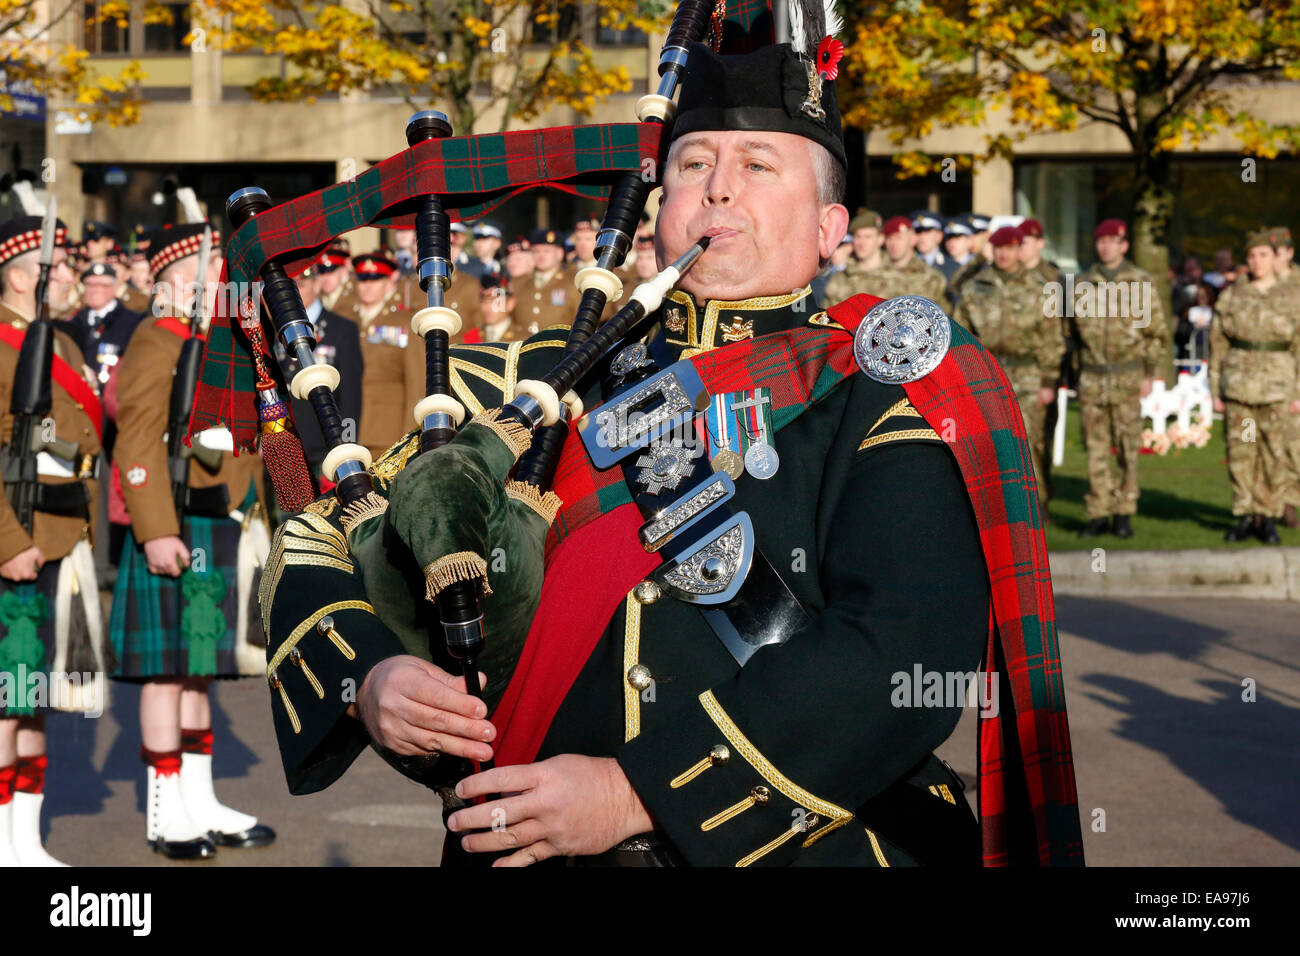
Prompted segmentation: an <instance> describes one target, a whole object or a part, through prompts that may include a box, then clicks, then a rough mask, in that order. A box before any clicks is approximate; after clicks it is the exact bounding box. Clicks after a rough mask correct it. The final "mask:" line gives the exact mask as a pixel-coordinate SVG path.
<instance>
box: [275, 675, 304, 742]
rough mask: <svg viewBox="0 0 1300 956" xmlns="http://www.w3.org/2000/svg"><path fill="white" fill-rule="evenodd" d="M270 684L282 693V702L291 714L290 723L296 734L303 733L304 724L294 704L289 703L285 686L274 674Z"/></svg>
mask: <svg viewBox="0 0 1300 956" xmlns="http://www.w3.org/2000/svg"><path fill="white" fill-rule="evenodd" d="M270 684H271V686H272V687H273V688H275V689H276V690H278V691H279V692H280V700H281V701H282V702H283V703H284V709H285V710H286V711H288V712H289V723H290V725H291V726H292V727H293V732H294V733H295V734H300V733H302V723H301V722H300V721H299V720H298V712H297V711H296V710H294V709H293V704H291V703H289V692H288V691H286V690H285V689H284V684H283V683H281V681H280V678H279V677H277V676H276V675H275V674H274V673H272V674H271V677H270Z"/></svg>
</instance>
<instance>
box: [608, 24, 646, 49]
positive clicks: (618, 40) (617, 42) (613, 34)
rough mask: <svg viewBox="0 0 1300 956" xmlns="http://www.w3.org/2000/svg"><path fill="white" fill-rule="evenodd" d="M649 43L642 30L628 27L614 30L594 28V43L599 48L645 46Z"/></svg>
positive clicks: (611, 28)
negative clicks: (598, 45)
mask: <svg viewBox="0 0 1300 956" xmlns="http://www.w3.org/2000/svg"><path fill="white" fill-rule="evenodd" d="M649 41H650V38H649V37H648V36H646V33H645V31H644V30H638V29H637V28H636V27H628V28H627V29H625V30H615V29H614V28H613V27H601V26H598V27H596V42H597V43H598V44H600V45H601V46H645V45H646V44H647V43H648V42H649Z"/></svg>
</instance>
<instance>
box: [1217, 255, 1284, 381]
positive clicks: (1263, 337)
mask: <svg viewBox="0 0 1300 956" xmlns="http://www.w3.org/2000/svg"><path fill="white" fill-rule="evenodd" d="M1296 290H1297V285H1296V283H1295V282H1294V281H1293V280H1291V279H1280V280H1278V281H1277V282H1276V283H1274V284H1273V286H1272V288H1270V289H1269V290H1268V291H1267V292H1261V291H1260V290H1259V289H1257V288H1256V287H1255V286H1254V285H1252V284H1250V283H1249V282H1248V283H1246V284H1245V285H1235V284H1234V285H1232V286H1229V287H1228V288H1226V289H1224V290H1223V292H1222V294H1220V296H1219V301H1218V302H1217V303H1215V307H1214V322H1213V324H1212V325H1211V326H1210V392H1211V394H1213V395H1217V396H1219V397H1221V398H1225V399H1228V400H1229V401H1234V402H1242V403H1245V404H1248V405H1266V404H1270V403H1273V402H1285V401H1290V400H1291V399H1295V398H1300V303H1297V301H1296V297H1295V292H1296Z"/></svg>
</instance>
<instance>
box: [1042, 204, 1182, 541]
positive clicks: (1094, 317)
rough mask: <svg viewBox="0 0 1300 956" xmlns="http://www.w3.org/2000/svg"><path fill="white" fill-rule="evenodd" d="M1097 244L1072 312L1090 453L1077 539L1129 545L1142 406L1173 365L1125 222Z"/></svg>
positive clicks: (1156, 303) (1110, 224)
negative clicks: (1115, 470) (1115, 468)
mask: <svg viewBox="0 0 1300 956" xmlns="http://www.w3.org/2000/svg"><path fill="white" fill-rule="evenodd" d="M1093 239H1094V241H1095V242H1096V246H1097V258H1098V260H1099V261H1098V262H1097V263H1096V264H1095V265H1093V266H1092V268H1090V269H1089V270H1088V271H1087V272H1085V273H1084V274H1083V275H1082V276H1081V277H1080V279H1079V281H1078V282H1077V283H1076V285H1075V301H1074V302H1073V303H1069V304H1068V305H1069V306H1072V308H1068V309H1067V318H1068V323H1067V327H1068V328H1069V329H1070V333H1071V337H1072V338H1073V339H1074V347H1075V348H1076V349H1077V350H1078V352H1079V359H1080V364H1081V369H1080V372H1079V415H1080V419H1081V422H1082V424H1083V437H1084V444H1085V445H1086V446H1087V450H1088V494H1087V495H1086V496H1085V498H1084V512H1085V516H1086V517H1087V519H1088V523H1087V524H1086V525H1085V526H1084V527H1083V529H1082V530H1081V531H1080V532H1079V534H1080V535H1081V536H1082V537H1096V536H1097V535H1099V534H1102V533H1104V532H1106V531H1113V533H1114V534H1115V535H1116V536H1117V537H1120V538H1131V537H1132V536H1133V525H1132V521H1131V517H1132V515H1135V514H1137V501H1138V474H1137V468H1138V447H1139V445H1140V443H1141V438H1142V411H1141V405H1140V401H1141V399H1142V398H1144V397H1146V395H1147V394H1149V393H1150V391H1151V380H1152V379H1153V378H1154V377H1155V376H1156V375H1158V374H1160V372H1161V370H1162V369H1164V367H1165V366H1166V365H1167V364H1168V362H1169V358H1170V338H1171V337H1170V332H1169V323H1168V322H1167V321H1166V319H1165V313H1164V308H1163V306H1162V305H1161V302H1160V295H1159V292H1158V290H1157V288H1156V283H1155V280H1154V279H1153V278H1152V277H1151V274H1150V273H1148V272H1144V271H1143V270H1141V269H1139V268H1138V267H1137V266H1135V265H1133V263H1131V262H1129V261H1128V260H1127V259H1126V258H1124V256H1125V254H1126V253H1127V252H1128V227H1127V226H1125V224H1124V221H1123V220H1121V219H1106V220H1104V221H1103V222H1101V223H1100V224H1098V226H1097V228H1096V229H1095V230H1093ZM1125 303H1127V305H1128V308H1127V309H1126V308H1124V305H1125ZM1069 311H1073V312H1074V315H1073V316H1069V315H1068V312H1069ZM1139 312H1144V314H1139ZM1112 447H1115V448H1118V449H1119V462H1118V464H1119V480H1118V481H1117V480H1116V479H1115V477H1114V476H1113V474H1112V472H1111V468H1110V455H1111V452H1110V450H1111V448H1112ZM1112 518H1113V524H1112Z"/></svg>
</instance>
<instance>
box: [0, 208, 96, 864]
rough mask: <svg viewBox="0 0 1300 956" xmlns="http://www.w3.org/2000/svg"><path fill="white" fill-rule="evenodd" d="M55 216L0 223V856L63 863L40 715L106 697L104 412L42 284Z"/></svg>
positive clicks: (60, 266)
mask: <svg viewBox="0 0 1300 956" xmlns="http://www.w3.org/2000/svg"><path fill="white" fill-rule="evenodd" d="M24 185H26V184H24ZM16 191H17V190H16ZM28 198H34V196H29V197H28ZM24 205H25V207H26V208H27V209H28V211H29V212H30V211H34V207H31V206H29V205H27V203H24ZM51 213H52V210H49V211H45V212H44V213H43V215H24V216H20V217H19V218H17V219H13V220H11V221H9V222H7V223H4V224H3V225H0V286H2V287H3V291H2V298H0V438H2V439H3V444H4V448H3V449H2V450H0V461H2V463H3V473H4V482H5V498H4V499H3V500H2V501H0V866H5V865H9V866H62V865H63V864H61V863H59V862H58V861H56V860H55V859H54V858H53V857H51V856H50V855H49V854H48V853H47V852H46V851H45V850H44V848H43V847H42V845H41V821H40V817H41V806H42V803H43V801H44V799H45V798H44V785H45V771H46V767H47V764H48V760H47V757H46V748H45V714H46V713H47V712H48V711H49V710H51V709H55V708H57V709H60V710H72V711H84V712H87V713H95V712H102V709H103V707H104V703H105V701H104V698H103V695H102V690H103V680H104V671H105V665H104V658H103V648H102V643H103V627H102V622H101V617H100V608H99V591H98V588H97V585H96V583H95V565H94V559H93V557H92V556H91V550H90V523H91V517H90V516H91V515H92V514H94V500H95V475H94V472H95V464H96V462H97V459H98V456H99V448H100V445H99V442H100V432H99V429H100V424H101V419H102V416H101V413H100V410H99V399H98V397H97V396H96V394H95V390H94V388H93V387H92V386H91V385H90V383H89V373H88V370H87V369H86V367H85V363H84V362H83V361H82V356H81V350H80V349H79V348H78V347H77V345H76V344H75V343H74V342H73V341H72V339H71V338H69V337H68V336H67V335H65V334H64V333H63V332H60V331H55V329H54V326H53V325H52V323H51V322H50V321H49V312H48V308H47V307H46V305H45V302H46V296H45V295H43V294H42V290H41V287H42V285H44V281H43V280H45V279H47V278H48V277H50V276H54V277H56V278H57V277H59V275H60V274H61V273H69V269H68V266H67V262H66V260H67V251H66V249H64V248H63V242H64V238H65V229H64V226H63V223H62V222H57V225H56V220H55V219H54V217H53V215H52V214H51ZM43 220H44V221H43ZM43 234H45V235H46V236H47V239H46V241H45V242H44V243H43V242H42V237H43ZM63 278H65V279H66V278H67V276H66V275H64V276H63ZM34 319H39V321H33V320H34Z"/></svg>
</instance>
